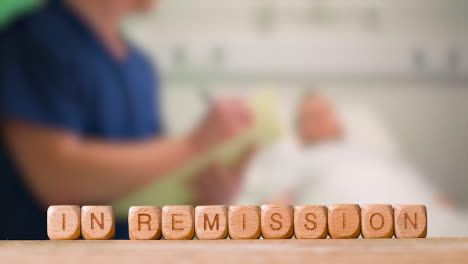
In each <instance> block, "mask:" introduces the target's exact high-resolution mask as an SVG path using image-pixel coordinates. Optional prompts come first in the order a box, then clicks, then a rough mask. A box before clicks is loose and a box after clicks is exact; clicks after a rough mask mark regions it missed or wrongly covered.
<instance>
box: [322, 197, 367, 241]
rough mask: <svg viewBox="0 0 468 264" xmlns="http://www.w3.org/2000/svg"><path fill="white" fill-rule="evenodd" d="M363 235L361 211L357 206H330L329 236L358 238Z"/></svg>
mask: <svg viewBox="0 0 468 264" xmlns="http://www.w3.org/2000/svg"><path fill="white" fill-rule="evenodd" d="M360 233H361V209H360V208H359V205H357V204H334V205H329V206H328V234H329V235H330V237H331V238H357V237H359V235H360Z"/></svg>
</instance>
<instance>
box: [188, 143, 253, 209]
mask: <svg viewBox="0 0 468 264" xmlns="http://www.w3.org/2000/svg"><path fill="white" fill-rule="evenodd" d="M254 153H255V148H254V147H252V148H251V149H249V151H247V152H246V153H244V155H243V156H242V157H241V159H240V160H239V161H238V162H237V163H236V164H235V165H234V166H232V167H228V166H226V165H224V164H222V163H220V162H217V163H214V164H213V165H212V166H210V167H209V168H207V169H206V170H205V171H203V172H202V173H200V174H199V175H198V176H197V177H195V178H193V179H192V180H191V181H190V182H188V187H189V188H190V189H191V190H192V192H193V195H194V197H193V198H194V201H193V204H194V205H213V204H230V203H231V202H232V201H233V200H235V198H236V196H237V194H238V192H239V189H240V187H241V185H242V179H243V176H244V174H245V170H246V168H247V166H248V163H249V162H250V160H251V158H252V156H253V155H254Z"/></svg>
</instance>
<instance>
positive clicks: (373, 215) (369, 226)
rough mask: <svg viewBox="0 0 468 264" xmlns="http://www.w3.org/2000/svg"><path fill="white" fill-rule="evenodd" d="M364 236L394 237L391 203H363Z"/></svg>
mask: <svg viewBox="0 0 468 264" xmlns="http://www.w3.org/2000/svg"><path fill="white" fill-rule="evenodd" d="M361 235H362V237H363V238H391V237H393V207H392V206H391V205H389V204H367V205H361Z"/></svg>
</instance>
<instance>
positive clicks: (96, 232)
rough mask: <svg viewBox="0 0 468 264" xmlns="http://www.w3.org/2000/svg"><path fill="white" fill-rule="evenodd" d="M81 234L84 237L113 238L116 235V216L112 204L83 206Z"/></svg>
mask: <svg viewBox="0 0 468 264" xmlns="http://www.w3.org/2000/svg"><path fill="white" fill-rule="evenodd" d="M81 234H82V235H83V238H84V239H111V238H113V237H114V235H115V216H114V209H113V208H112V206H83V207H82V208H81Z"/></svg>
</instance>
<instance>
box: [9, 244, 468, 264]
mask: <svg viewBox="0 0 468 264" xmlns="http://www.w3.org/2000/svg"><path fill="white" fill-rule="evenodd" d="M466 256H468V238H458V239H457V238H450V239H447V238H426V239H351V240H350V239H287V240H276V239H256V240H222V241H218V240H193V241H183V240H145V241H144V240H139V241H138V240H133V241H130V240H120V241H118V240H117V241H116V240H102V241H92V240H73V241H50V240H48V241H0V260H1V263H8V264H26V263H35V264H46V263H47V264H63V263H67V264H83V263H86V264H94V263H96V264H107V263H109V264H124V263H127V264H128V263H137V264H154V263H171V264H179V263H195V264H199V263H200V264H206V263H223V264H231V263H232V264H237V263H244V264H250V263H314V264H322V263H340V264H348V263H353V264H355V263H359V264H373V263H376V262H377V263H379V264H396V263H398V264H402V263H404V264H406V263H408V264H415V263H424V264H436V263H437V264H439V263H442V264H445V263H447V264H449V263H450V264H453V263H455V264H456V263H467V258H466Z"/></svg>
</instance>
